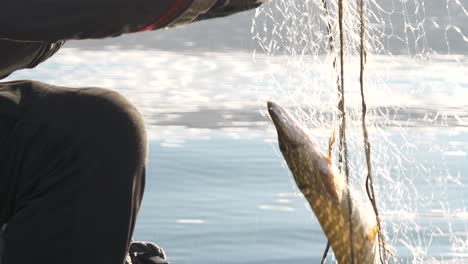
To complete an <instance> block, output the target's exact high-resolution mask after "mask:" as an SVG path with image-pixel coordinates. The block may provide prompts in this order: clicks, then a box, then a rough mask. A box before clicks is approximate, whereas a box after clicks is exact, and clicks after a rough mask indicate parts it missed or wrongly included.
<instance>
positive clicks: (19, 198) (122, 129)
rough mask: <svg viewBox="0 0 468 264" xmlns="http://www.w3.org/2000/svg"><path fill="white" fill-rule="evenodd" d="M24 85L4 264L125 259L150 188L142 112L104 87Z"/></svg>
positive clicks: (11, 162)
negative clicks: (145, 191) (145, 192)
mask: <svg viewBox="0 0 468 264" xmlns="http://www.w3.org/2000/svg"><path fill="white" fill-rule="evenodd" d="M20 90H21V93H22V98H24V99H23V100H25V106H24V108H25V111H23V115H22V117H21V119H20V121H19V123H18V124H17V125H16V127H15V131H14V133H13V136H12V139H11V140H10V143H9V144H10V145H11V153H12V155H10V160H9V162H8V164H9V165H10V166H9V167H8V168H9V173H11V175H12V176H13V177H16V180H17V183H16V191H15V196H14V197H15V198H14V201H13V205H14V206H13V210H12V216H11V218H10V219H9V221H8V224H7V228H6V230H5V233H4V239H5V251H4V257H3V264H23V263H48V264H55V263H56V264H59V263H60V264H62V263H70V264H75V263H76V264H78V263H80V264H81V263H99V264H116V263H123V262H124V259H125V254H126V252H127V249H128V245H129V243H130V240H131V236H132V232H133V228H134V225H135V218H136V215H137V212H138V210H139V207H140V202H141V199H142V195H143V188H144V177H145V175H144V174H145V159H146V135H145V133H144V128H143V122H142V119H141V117H140V115H139V113H138V112H137V111H136V109H135V108H134V107H133V106H132V105H131V104H130V103H129V102H128V101H127V100H125V99H124V98H123V97H122V96H120V95H118V94H117V93H115V92H111V91H108V90H104V89H97V88H90V89H78V90H70V89H64V88H59V87H53V86H48V85H45V84H41V83H30V84H29V87H23V88H21V89H20ZM28 100H29V101H28ZM26 101H28V102H27V103H26Z"/></svg>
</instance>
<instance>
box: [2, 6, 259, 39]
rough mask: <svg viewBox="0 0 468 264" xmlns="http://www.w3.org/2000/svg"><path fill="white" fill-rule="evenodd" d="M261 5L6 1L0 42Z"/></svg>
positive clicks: (135, 27) (80, 34) (149, 26)
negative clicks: (1, 40) (0, 40)
mask: <svg viewBox="0 0 468 264" xmlns="http://www.w3.org/2000/svg"><path fill="white" fill-rule="evenodd" d="M261 2H263V0H5V1H4V2H3V3H2V6H1V8H0V25H1V27H0V39H9V40H16V41H18V40H19V41H41V42H57V41H60V40H67V39H87V38H104V37H115V36H119V35H121V34H125V33H132V32H139V31H147V30H155V29H158V28H162V27H167V26H176V25H180V24H187V23H191V22H193V21H196V20H202V19H207V18H213V17H219V16H225V15H229V14H232V13H236V12H239V11H244V10H247V9H252V8H255V7H257V6H258V5H260V4H261Z"/></svg>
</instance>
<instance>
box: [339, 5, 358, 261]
mask: <svg viewBox="0 0 468 264" xmlns="http://www.w3.org/2000/svg"><path fill="white" fill-rule="evenodd" d="M338 25H339V31H340V85H339V86H338V96H339V101H338V111H339V112H338V114H339V118H340V120H341V124H340V146H339V153H340V154H339V160H338V162H339V165H340V167H339V168H340V171H342V170H343V169H344V173H345V176H346V185H347V186H349V166H348V145H347V142H346V112H345V97H344V32H343V0H338ZM352 215H353V203H352V201H351V194H350V192H348V225H349V247H350V249H351V264H354V263H355V262H354V243H353V225H352Z"/></svg>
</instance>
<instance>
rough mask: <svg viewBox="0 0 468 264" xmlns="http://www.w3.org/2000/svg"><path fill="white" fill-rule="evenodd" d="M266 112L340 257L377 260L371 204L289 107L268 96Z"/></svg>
mask: <svg viewBox="0 0 468 264" xmlns="http://www.w3.org/2000/svg"><path fill="white" fill-rule="evenodd" d="M268 112H269V114H270V116H271V119H272V120H273V123H274V124H275V127H276V130H277V133H278V144H279V148H280V151H281V153H282V155H283V157H284V159H285V160H286V163H287V164H288V167H289V169H290V170H291V173H292V175H293V177H294V180H295V182H296V184H297V187H298V188H299V190H300V191H301V192H302V193H303V194H304V197H305V198H306V199H307V202H308V203H309V205H310V207H311V208H312V210H313V212H314V214H315V215H316V216H317V218H318V220H319V222H320V225H321V226H322V229H323V231H324V233H325V235H326V237H327V239H328V241H329V242H330V244H331V247H332V249H333V252H334V254H335V257H336V259H337V261H338V263H339V264H348V263H354V264H371V263H372V264H373V263H379V262H380V261H379V260H380V259H379V253H378V248H379V247H378V226H377V222H376V219H375V214H374V212H373V211H372V209H371V208H368V207H365V206H363V205H362V203H360V202H359V201H358V200H357V199H355V194H354V191H353V189H352V188H351V187H350V186H348V185H347V184H346V181H345V179H344V177H343V176H342V175H341V174H340V172H339V171H338V169H337V167H336V166H335V165H334V163H333V161H332V160H331V158H330V157H328V156H327V155H325V154H324V153H323V152H322V151H320V148H319V147H318V145H317V143H316V142H315V140H314V139H313V138H312V137H311V135H310V133H309V132H308V130H307V129H306V128H304V127H303V126H302V125H301V124H300V123H299V122H298V121H297V120H296V119H295V118H294V117H293V116H292V115H291V114H290V113H288V112H287V111H286V110H285V109H284V108H282V107H281V106H279V105H278V104H276V103H273V102H268ZM350 199H351V203H350ZM350 204H351V208H352V210H351V217H350V216H349V215H350V214H349V212H350V210H349V208H350V207H349V205H350ZM350 220H351V229H350ZM350 234H351V235H350Z"/></svg>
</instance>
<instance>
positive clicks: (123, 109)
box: [76, 88, 146, 146]
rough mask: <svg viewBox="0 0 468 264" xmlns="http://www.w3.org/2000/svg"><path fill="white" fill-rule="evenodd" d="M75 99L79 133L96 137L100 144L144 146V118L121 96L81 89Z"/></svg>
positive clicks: (91, 89) (97, 89) (103, 91)
mask: <svg viewBox="0 0 468 264" xmlns="http://www.w3.org/2000/svg"><path fill="white" fill-rule="evenodd" d="M77 98H78V99H77V100H76V104H78V105H77V106H76V107H77V108H78V109H80V113H79V117H78V118H79V121H80V123H81V127H80V130H81V131H84V132H85V133H86V134H88V135H90V136H91V137H96V140H98V141H99V142H100V144H102V143H104V142H108V143H109V144H121V143H123V142H129V143H130V144H131V145H136V146H145V145H146V133H145V128H144V121H143V118H142V116H141V114H140V113H139V112H138V110H137V109H136V107H135V106H134V105H133V104H132V103H130V102H129V101H128V100H127V99H126V98H125V97H124V96H122V95H120V94H119V93H117V92H115V91H111V90H107V89H103V88H84V89H80V90H79V91H78V94H77Z"/></svg>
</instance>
